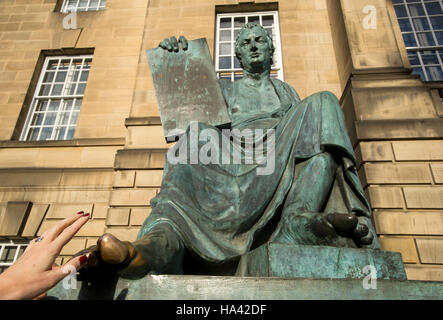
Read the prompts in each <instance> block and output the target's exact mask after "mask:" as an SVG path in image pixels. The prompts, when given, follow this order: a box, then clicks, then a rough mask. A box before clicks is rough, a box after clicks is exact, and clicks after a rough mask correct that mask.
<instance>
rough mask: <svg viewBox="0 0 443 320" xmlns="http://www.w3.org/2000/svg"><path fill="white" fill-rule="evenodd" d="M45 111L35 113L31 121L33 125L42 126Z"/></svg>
mask: <svg viewBox="0 0 443 320" xmlns="http://www.w3.org/2000/svg"><path fill="white" fill-rule="evenodd" d="M44 116H45V114H44V113H35V114H34V118H33V119H32V121H31V126H40V125H41V124H42V122H43V117H44Z"/></svg>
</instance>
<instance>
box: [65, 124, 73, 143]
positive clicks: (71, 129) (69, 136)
mask: <svg viewBox="0 0 443 320" xmlns="http://www.w3.org/2000/svg"><path fill="white" fill-rule="evenodd" d="M74 132H75V128H73V127H69V129H68V135H67V136H66V139H68V140H71V139H72V138H73V137H74Z"/></svg>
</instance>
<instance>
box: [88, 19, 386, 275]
mask: <svg viewBox="0 0 443 320" xmlns="http://www.w3.org/2000/svg"><path fill="white" fill-rule="evenodd" d="M160 47H161V48H163V49H164V50H165V52H168V54H176V53H177V52H178V51H179V50H186V49H187V40H186V38H184V37H180V40H179V41H177V39H176V38H175V37H172V38H170V39H165V40H164V41H163V42H162V43H160ZM235 52H236V55H237V58H238V60H239V61H240V62H241V66H242V68H243V69H244V77H243V78H242V79H241V80H238V81H234V82H231V81H220V85H221V87H222V92H223V95H224V97H225V100H226V103H227V106H228V111H229V115H230V117H231V120H232V125H231V126H232V129H239V130H244V129H245V128H249V129H263V130H265V131H264V132H269V131H267V130H269V129H273V132H274V137H273V139H274V142H275V144H274V147H275V148H274V151H273V152H274V154H273V156H275V163H274V170H273V172H272V173H270V174H266V175H258V174H257V172H256V170H255V169H256V168H257V166H259V164H235V165H224V164H212V163H211V164H209V165H207V164H206V165H205V164H202V163H200V161H199V162H198V163H196V164H184V163H177V164H171V163H170V162H169V161H168V160H167V159H165V167H164V175H163V182H162V186H161V191H160V192H159V194H158V195H157V196H156V197H155V198H154V199H153V200H152V201H151V205H152V212H151V214H150V216H149V217H148V218H147V219H146V220H145V222H144V224H143V226H142V228H141V230H140V232H139V235H138V237H137V240H136V241H134V242H132V243H130V242H125V241H120V240H118V239H117V238H115V237H114V236H112V235H110V234H105V235H103V236H102V237H101V238H100V239H99V241H98V243H97V246H94V247H91V248H89V249H87V250H88V251H90V252H92V255H91V257H90V259H89V260H90V261H89V262H88V264H87V266H86V268H85V269H84V272H85V273H88V272H93V271H94V270H99V269H101V268H108V269H112V270H115V271H116V272H118V273H119V274H120V275H122V276H123V277H127V278H140V277H143V276H144V275H147V274H183V273H194V274H214V275H218V274H219V275H221V274H224V275H227V274H232V272H233V271H235V266H236V263H238V261H239V258H240V257H241V256H242V255H244V254H246V253H248V252H250V251H251V250H253V249H254V248H257V247H258V246H260V245H261V244H264V243H266V242H278V243H284V244H293V245H311V246H312V245H319V246H335V247H348V248H373V249H378V248H379V243H378V241H377V238H376V234H375V230H374V227H373V225H372V223H371V214H372V212H371V208H370V204H369V202H368V201H367V199H366V196H365V193H364V191H363V188H362V186H361V183H360V181H359V178H358V175H357V172H356V165H357V161H356V158H355V154H354V151H353V148H352V145H351V142H350V139H349V137H348V134H347V132H346V126H345V123H344V116H343V113H342V111H341V108H340V105H339V102H338V100H337V98H336V97H335V95H334V94H332V93H330V92H320V93H316V94H314V95H311V96H310V97H308V98H306V99H304V100H303V101H300V98H299V96H298V94H297V93H296V91H295V90H294V89H293V88H292V87H291V86H290V85H289V84H287V83H285V82H282V81H280V80H277V79H273V78H271V76H270V71H271V66H272V64H273V54H274V46H273V42H272V39H271V37H270V36H269V35H268V33H267V31H266V30H265V29H264V28H262V27H261V26H260V25H258V24H255V23H249V24H247V25H246V26H245V27H244V28H243V29H242V30H241V31H240V33H239V35H238V38H237V40H236V44H235ZM197 127H198V130H199V132H200V131H201V130H204V129H208V128H210V129H213V130H214V131H215V132H218V133H219V134H220V136H221V135H222V132H221V130H219V129H218V128H215V127H212V126H210V125H208V124H203V123H198V126H197ZM189 133H190V130H189V129H188V131H187V132H186V134H185V135H188V136H189ZM177 143H178V144H179V143H181V140H180V141H179V142H177ZM231 143H232V141H231Z"/></svg>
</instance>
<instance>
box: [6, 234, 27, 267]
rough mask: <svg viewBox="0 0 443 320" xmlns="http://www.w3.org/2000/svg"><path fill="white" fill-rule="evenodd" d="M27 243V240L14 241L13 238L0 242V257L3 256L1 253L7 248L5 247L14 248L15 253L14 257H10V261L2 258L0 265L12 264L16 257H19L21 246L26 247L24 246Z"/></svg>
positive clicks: (7, 265)
mask: <svg viewBox="0 0 443 320" xmlns="http://www.w3.org/2000/svg"><path fill="white" fill-rule="evenodd" d="M28 245H29V242H28V241H26V242H23V241H17V242H14V241H13V240H10V241H9V242H0V259H1V258H2V257H3V253H4V252H5V250H7V248H14V247H15V248H16V250H15V253H14V258H13V259H12V261H9V262H5V261H3V260H0V267H2V268H3V267H10V266H12V265H13V264H14V263H15V262H16V261H17V259H18V258H20V251H21V249H22V248H24V249H26V247H27V246H28ZM0 273H1V270H0Z"/></svg>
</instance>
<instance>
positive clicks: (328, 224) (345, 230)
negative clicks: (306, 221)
mask: <svg viewBox="0 0 443 320" xmlns="http://www.w3.org/2000/svg"><path fill="white" fill-rule="evenodd" d="M311 229H312V231H313V232H314V234H316V235H317V236H319V237H336V236H337V235H338V236H341V237H345V238H349V239H352V240H353V241H354V242H355V243H356V244H357V245H369V244H371V243H372V240H373V239H374V236H373V235H372V233H371V232H370V230H369V227H368V226H367V225H366V223H365V221H364V220H363V219H359V217H358V216H356V215H355V214H343V213H328V214H319V216H317V217H316V218H314V219H313V221H312V223H311Z"/></svg>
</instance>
